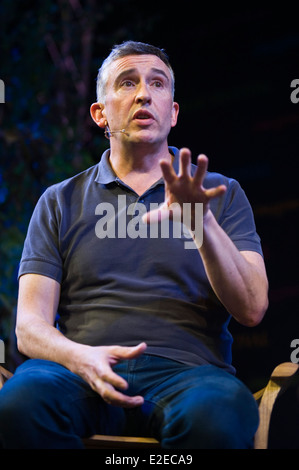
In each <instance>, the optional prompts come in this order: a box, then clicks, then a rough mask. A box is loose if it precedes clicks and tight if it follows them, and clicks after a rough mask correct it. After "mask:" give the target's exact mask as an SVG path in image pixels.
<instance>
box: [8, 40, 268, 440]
mask: <svg viewBox="0 0 299 470" xmlns="http://www.w3.org/2000/svg"><path fill="white" fill-rule="evenodd" d="M173 92H174V76H173V72H172V69H171V67H170V64H169V62H168V59H167V56H166V55H165V54H164V52H163V51H161V50H160V49H157V48H155V47H153V46H150V45H147V44H143V43H137V42H132V41H129V42H127V43H124V44H122V45H120V46H116V47H115V48H114V50H113V51H112V52H111V54H110V56H109V57H108V58H107V59H106V61H104V63H103V65H102V67H101V69H100V71H99V75H98V83H97V93H98V98H97V102H96V103H94V104H93V105H92V106H91V115H92V118H93V119H94V121H95V123H96V124H97V125H98V126H99V127H101V128H103V129H105V132H106V135H107V137H108V138H110V149H109V150H107V151H106V152H105V153H104V154H103V156H102V158H101V161H100V163H99V164H98V165H96V166H95V167H93V168H90V169H88V170H87V171H85V172H83V173H81V174H79V175H77V176H75V177H74V178H71V179H69V180H67V181H64V182H62V183H60V184H58V185H54V186H53V187H51V188H49V189H48V190H47V191H46V192H45V194H44V195H43V196H42V197H41V199H40V201H39V203H38V205H37V207H36V209H35V212H34V214H33V217H32V220H31V223H30V226H29V230H28V234H27V238H26V242H25V246H24V252H23V256H22V260H21V265H20V272H19V275H20V279H19V300H18V314H17V327H16V332H17V338H18V347H19V349H20V351H21V352H23V353H24V354H25V355H27V356H28V357H30V358H32V359H31V360H28V361H26V362H25V363H24V364H23V365H22V366H21V367H20V368H19V369H18V370H17V372H16V373H15V375H14V377H13V378H12V379H10V380H9V381H8V382H7V383H6V385H5V387H4V388H3V390H2V392H1V396H0V398H1V399H0V407H1V409H0V418H1V419H0V423H1V424H0V434H1V435H2V445H3V446H4V447H18V448H20V447H28V448H30V447H36V448H38V447H40V448H45V447H49V448H58V447H62V448H80V447H82V443H81V438H83V437H87V436H89V435H92V434H94V433H102V434H122V433H127V434H134V435H136V434H141V435H151V436H154V437H156V438H157V439H159V441H160V442H161V445H162V447H165V448H222V447H223V448H249V447H251V446H252V442H253V436H254V433H255V430H256V428H257V424H258V414H257V409H256V405H255V402H254V400H253V398H252V396H251V394H250V392H249V391H248V390H247V388H246V387H245V386H244V385H243V384H242V383H240V381H239V380H237V379H236V377H235V376H234V369H233V367H232V365H231V337H230V334H229V332H228V330H227V325H228V322H229V319H230V317H231V316H233V317H234V318H235V319H236V320H237V321H239V322H240V323H242V324H244V325H248V326H253V325H256V324H257V323H259V321H260V320H261V319H262V317H263V315H264V313H265V310H266V308H267V302H268V301H267V277H266V273H265V267H264V262H263V258H262V252H261V248H260V242H259V237H258V236H257V234H256V233H255V227H254V222H253V217H252V212H251V209H250V206H249V204H248V201H247V199H246V197H245V195H244V193H243V191H242V190H241V188H240V187H239V185H238V183H237V182H236V181H234V180H231V179H228V178H225V177H224V176H222V175H219V174H213V173H207V164H208V160H207V157H206V156H204V155H201V156H199V157H198V160H197V166H195V165H191V156H190V151H189V150H188V149H182V150H181V151H180V152H179V151H178V150H177V149H175V148H169V147H168V142H167V139H168V134H169V132H170V130H171V128H172V127H173V126H175V125H176V122H177V117H178V112H179V106H178V104H177V103H176V102H174V101H173ZM157 204H159V207H157ZM185 205H187V206H188V207H189V208H190V211H189V217H186V218H185V219H184V218H183V219H182V221H183V223H184V225H185V226H186V227H187V233H186V229H184V230H183V234H182V236H181V237H178V236H176V235H175V234H174V233H173V231H172V229H174V227H175V224H177V223H179V224H180V221H178V219H177V218H176V217H177V216H175V219H174V220H173V221H172V217H174V216H173V214H174V212H173V211H172V210H170V209H172V208H173V207H178V206H179V207H180V208H182V212H181V213H182V214H184V212H183V210H184V206H185ZM141 208H145V210H144V211H143V210H141ZM135 209H136V210H135ZM200 210H201V212H200V213H201V214H202V220H201V224H202V231H201V230H198V224H197V222H198V217H197V212H196V211H200ZM138 214H139V215H140V217H139V218H138V217H137V216H138ZM141 216H142V218H143V221H142V220H141ZM136 219H137V220H136ZM165 220H166V221H167V222H168V229H169V230H168V232H167V236H163V233H162V229H161V227H162V225H163V223H164V221H165ZM180 226H181V224H180ZM164 227H165V224H164ZM129 228H130V230H129ZM188 234H189V235H188ZM164 235H165V234H164ZM202 235H203V239H202ZM186 240H188V243H189V244H191V245H192V247H191V249H190V246H189V247H188V248H187V247H186V243H187V242H186ZM57 312H58V323H57V326H56V324H55V319H56V315H57Z"/></svg>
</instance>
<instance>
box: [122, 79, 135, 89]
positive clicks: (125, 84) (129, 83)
mask: <svg viewBox="0 0 299 470" xmlns="http://www.w3.org/2000/svg"><path fill="white" fill-rule="evenodd" d="M121 86H122V87H125V88H130V87H132V86H134V82H132V80H124V81H123V82H121Z"/></svg>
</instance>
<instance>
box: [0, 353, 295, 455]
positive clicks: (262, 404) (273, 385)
mask: <svg viewBox="0 0 299 470" xmlns="http://www.w3.org/2000/svg"><path fill="white" fill-rule="evenodd" d="M298 369H299V364H293V363H292V362H284V363H282V364H279V365H278V366H277V367H275V369H274V370H273V372H272V374H271V377H270V380H269V382H268V384H267V385H266V387H265V388H263V389H262V390H260V391H258V392H256V393H254V395H253V396H254V398H255V400H256V401H257V403H258V405H259V415H260V424H259V427H258V430H257V432H256V435H255V441H254V448H255V449H267V446H268V432H269V425H270V418H271V412H272V409H273V406H274V403H275V400H276V398H277V395H278V393H279V391H280V390H282V389H283V387H285V386H286V385H287V383H288V381H289V378H290V377H292V376H293V375H294V374H295V373H296V372H297V371H298ZM12 375H13V374H12V373H11V372H9V371H7V370H6V369H5V368H4V367H2V366H0V389H1V388H2V386H3V384H4V382H6V380H9V378H10V377H12ZM83 443H84V445H85V447H86V448H87V449H125V448H126V449H128V448H131V449H132V448H147V449H154V448H159V447H160V444H159V442H158V441H157V440H156V439H153V438H146V437H125V436H104V435H100V434H96V435H94V436H92V437H90V438H88V439H83Z"/></svg>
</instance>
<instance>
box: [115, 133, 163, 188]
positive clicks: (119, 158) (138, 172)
mask: <svg viewBox="0 0 299 470" xmlns="http://www.w3.org/2000/svg"><path fill="white" fill-rule="evenodd" d="M110 143H111V149H110V164H111V166H112V168H113V170H114V172H115V173H116V175H117V176H118V177H119V178H120V179H121V180H122V181H123V182H124V183H126V184H128V185H129V186H130V187H131V188H132V189H133V190H134V191H136V192H137V193H138V194H142V193H143V192H144V191H145V190H146V189H148V188H149V187H150V186H151V185H152V184H153V183H155V182H156V181H157V180H159V179H160V178H161V176H162V171H161V168H160V163H159V162H160V160H162V159H165V160H169V161H170V160H171V155H170V153H169V150H168V145H167V142H165V144H164V145H160V146H157V147H155V146H149V145H140V144H139V145H132V146H129V147H128V146H126V147H119V146H117V145H115V144H114V142H113V140H112V139H111V141H110Z"/></svg>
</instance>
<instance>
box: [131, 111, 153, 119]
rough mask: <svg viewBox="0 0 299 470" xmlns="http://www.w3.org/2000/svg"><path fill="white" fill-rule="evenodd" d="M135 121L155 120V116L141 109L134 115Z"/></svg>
mask: <svg viewBox="0 0 299 470" xmlns="http://www.w3.org/2000/svg"><path fill="white" fill-rule="evenodd" d="M133 119H134V120H135V119H138V120H141V121H146V120H152V119H154V116H153V115H152V114H151V113H150V112H149V111H146V110H143V109H139V110H138V111H136V113H135V114H134V116H133Z"/></svg>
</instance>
